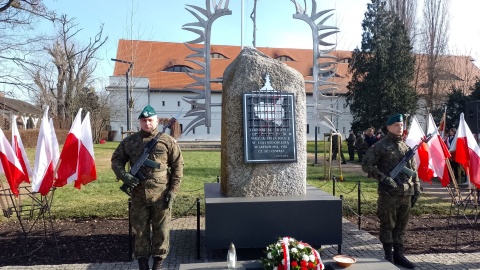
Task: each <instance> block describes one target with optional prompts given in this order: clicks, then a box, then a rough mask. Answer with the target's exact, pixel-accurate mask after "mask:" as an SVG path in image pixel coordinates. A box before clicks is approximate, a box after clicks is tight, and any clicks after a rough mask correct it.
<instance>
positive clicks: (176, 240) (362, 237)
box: [0, 163, 480, 270]
mask: <svg viewBox="0 0 480 270" xmlns="http://www.w3.org/2000/svg"><path fill="white" fill-rule="evenodd" d="M359 167H360V166H359V164H358V163H347V164H346V166H344V168H345V170H352V171H353V170H356V171H358V172H360V168H359ZM424 188H425V190H424V192H425V193H429V192H432V194H434V193H435V192H436V193H438V194H437V195H438V196H445V197H446V199H448V197H449V195H448V193H447V191H446V190H445V188H442V187H441V186H440V185H439V184H434V185H431V186H430V185H424ZM442 189H443V192H442ZM200 224H201V234H200V235H201V237H200V238H201V241H200V242H201V245H200V246H201V250H200V255H201V257H200V259H197V249H196V243H197V240H196V235H197V231H196V227H197V220H196V217H187V218H179V219H175V220H174V221H173V222H172V226H173V227H172V231H171V250H170V254H169V257H168V258H167V259H166V260H165V262H164V265H163V268H162V269H178V268H179V266H180V264H184V263H200V262H207V261H210V262H212V261H224V258H225V256H226V254H221V253H220V254H219V252H218V251H216V252H213V253H212V252H207V251H206V250H205V248H204V239H205V235H204V226H205V220H204V219H203V218H201V220H200ZM337 251H338V246H336V245H335V246H323V247H322V251H321V257H322V259H329V258H332V257H333V256H334V255H336V254H337ZM239 252H240V251H239ZM342 253H344V254H349V255H352V256H354V257H356V258H363V257H377V258H381V257H382V256H383V250H382V246H381V243H380V242H379V240H378V239H377V238H376V237H375V236H372V235H371V234H369V233H367V232H365V231H363V230H358V229H357V226H356V224H353V223H351V222H349V221H347V220H343V244H342ZM239 256H240V254H239ZM407 257H408V259H409V260H411V261H412V262H414V263H415V264H416V265H417V268H416V269H423V270H433V269H442V270H448V269H449V270H457V269H458V270H460V269H462V270H463V269H469V270H474V269H478V270H480V251H479V252H476V253H442V254H423V255H407ZM150 264H151V262H150ZM0 269H5V270H6V269H17V270H21V269H36V270H47V269H64V270H122V269H125V270H126V269H138V264H137V262H136V261H134V262H118V263H101V264H68V265H36V266H29V267H26V266H5V267H0Z"/></svg>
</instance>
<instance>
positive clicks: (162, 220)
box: [131, 200, 171, 259]
mask: <svg viewBox="0 0 480 270" xmlns="http://www.w3.org/2000/svg"><path fill="white" fill-rule="evenodd" d="M170 219H171V211H170V209H168V207H166V205H165V204H164V203H160V204H158V205H155V204H152V203H145V202H139V201H135V200H133V201H132V208H131V223H132V227H133V229H134V230H135V248H134V255H135V258H140V257H147V258H148V257H150V255H152V256H153V257H161V258H162V259H165V258H166V257H167V254H168V249H169V241H170V239H169V238H170Z"/></svg>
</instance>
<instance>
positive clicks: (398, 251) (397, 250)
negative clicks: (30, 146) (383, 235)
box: [393, 244, 415, 269]
mask: <svg viewBox="0 0 480 270" xmlns="http://www.w3.org/2000/svg"><path fill="white" fill-rule="evenodd" d="M393 263H394V264H396V265H400V266H403V267H405V268H407V269H414V268H415V265H414V264H413V263H412V262H411V261H409V260H408V259H407V258H405V256H403V245H402V244H394V245H393Z"/></svg>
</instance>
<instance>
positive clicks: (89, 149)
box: [75, 112, 97, 189]
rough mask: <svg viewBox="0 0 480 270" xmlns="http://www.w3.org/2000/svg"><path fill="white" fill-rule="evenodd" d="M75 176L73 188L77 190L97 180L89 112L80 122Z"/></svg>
mask: <svg viewBox="0 0 480 270" xmlns="http://www.w3.org/2000/svg"><path fill="white" fill-rule="evenodd" d="M77 175H78V179H77V180H75V187H76V188H78V189H80V188H81V185H86V184H88V183H90V182H92V181H94V180H96V179H97V168H96V166H95V156H94V153H93V137H92V127H91V125H90V112H88V113H87V115H86V116H85V119H83V121H82V132H81V137H80V149H79V151H78V167H77Z"/></svg>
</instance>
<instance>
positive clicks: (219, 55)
mask: <svg viewBox="0 0 480 270" xmlns="http://www.w3.org/2000/svg"><path fill="white" fill-rule="evenodd" d="M210 57H211V58H212V59H227V57H226V56H225V55H223V54H221V53H211V54H210Z"/></svg>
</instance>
